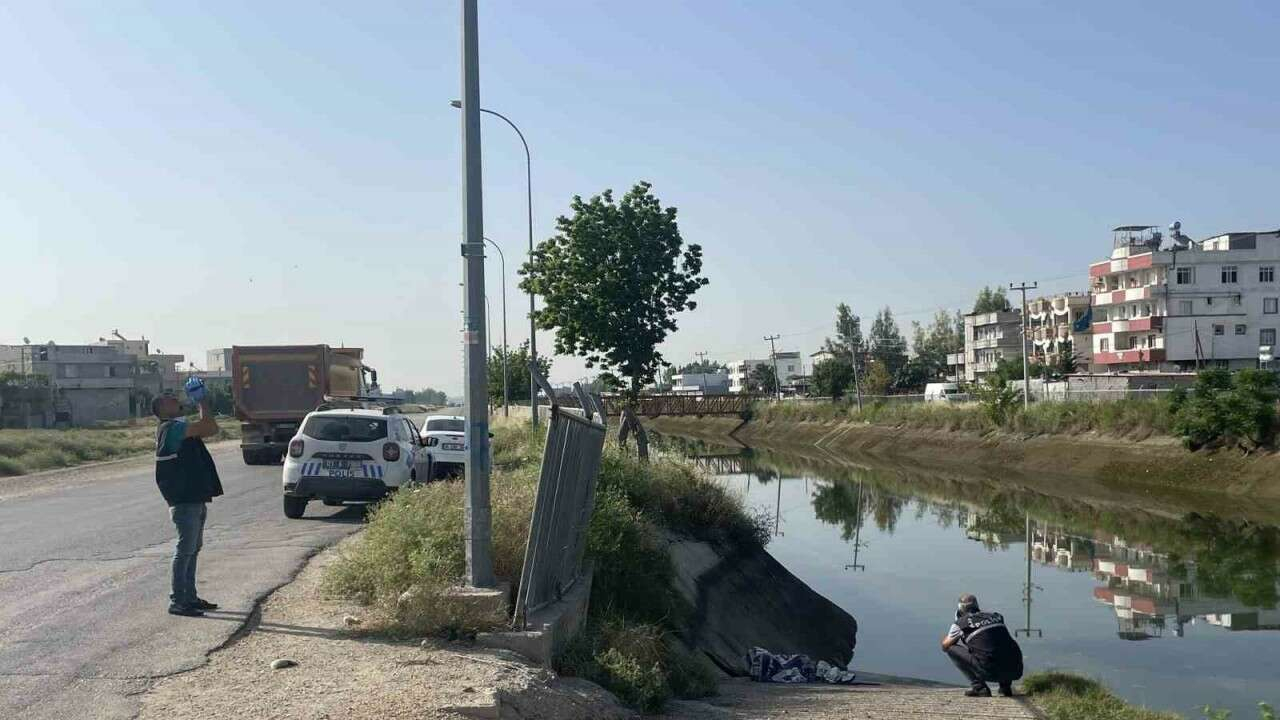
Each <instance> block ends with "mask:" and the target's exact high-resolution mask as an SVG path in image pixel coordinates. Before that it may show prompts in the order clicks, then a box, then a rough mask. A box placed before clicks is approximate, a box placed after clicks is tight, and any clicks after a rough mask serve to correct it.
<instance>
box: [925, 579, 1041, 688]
mask: <svg viewBox="0 0 1280 720" xmlns="http://www.w3.org/2000/svg"><path fill="white" fill-rule="evenodd" d="M942 651H943V652H945V653H946V654H947V657H949V658H951V662H952V663H955V666H956V669H958V670H959V671H960V672H962V673H964V676H965V677H966V678H967V679H968V680H969V685H970V687H969V689H968V690H966V691H965V693H964V694H965V695H967V696H969V697H991V688H989V687H987V683H989V682H994V683H999V684H1000V694H1001V695H1004V696H1005V697H1009V696H1011V695H1013V681H1014V680H1017V679H1018V678H1020V677H1022V648H1020V647H1018V642H1017V641H1016V640H1014V639H1013V636H1012V635H1010V634H1009V630H1008V628H1006V627H1005V626H1004V617H1003V616H1002V615H1001V614H1000V613H998V612H983V611H982V609H981V608H979V607H978V598H976V597H974V596H973V595H961V596H960V601H959V603H957V609H956V619H955V622H953V623H952V624H951V630H950V631H949V632H947V635H946V637H944V638H942Z"/></svg>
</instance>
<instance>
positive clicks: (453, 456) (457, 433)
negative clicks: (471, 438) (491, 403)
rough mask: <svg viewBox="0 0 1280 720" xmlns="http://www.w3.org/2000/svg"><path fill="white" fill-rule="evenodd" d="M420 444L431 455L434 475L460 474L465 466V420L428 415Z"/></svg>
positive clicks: (459, 417)
mask: <svg viewBox="0 0 1280 720" xmlns="http://www.w3.org/2000/svg"><path fill="white" fill-rule="evenodd" d="M422 444H423V445H424V446H425V447H426V449H427V452H428V453H430V455H431V460H432V466H433V467H434V471H433V472H435V474H436V475H442V474H445V473H447V472H462V469H463V468H464V467H465V466H466V464H467V419H466V418H464V417H462V416H461V415H428V416H427V419H426V421H425V423H424V424H423V426H422Z"/></svg>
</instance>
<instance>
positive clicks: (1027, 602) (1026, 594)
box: [1013, 513, 1044, 637]
mask: <svg viewBox="0 0 1280 720" xmlns="http://www.w3.org/2000/svg"><path fill="white" fill-rule="evenodd" d="M1026 540H1027V581H1026V582H1025V583H1023V585H1022V604H1023V606H1024V607H1025V608H1026V609H1027V626H1026V627H1025V628H1019V629H1017V630H1014V631H1013V634H1014V636H1015V637H1016V636H1018V635H1026V636H1027V637H1031V633H1035V634H1036V637H1044V631H1042V630H1040V629H1038V628H1033V627H1031V594H1032V592H1033V591H1035V590H1043V589H1044V588H1042V587H1040V586H1039V585H1035V584H1033V583H1032V582H1031V541H1032V537H1031V514H1030V513H1027V537H1026Z"/></svg>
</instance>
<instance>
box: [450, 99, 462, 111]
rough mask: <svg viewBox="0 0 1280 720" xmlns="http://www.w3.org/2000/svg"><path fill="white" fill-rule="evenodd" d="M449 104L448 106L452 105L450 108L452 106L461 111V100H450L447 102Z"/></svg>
mask: <svg viewBox="0 0 1280 720" xmlns="http://www.w3.org/2000/svg"><path fill="white" fill-rule="evenodd" d="M449 104H450V105H452V106H454V107H456V108H458V109H459V110H461V109H462V101H461V100H450V101H449Z"/></svg>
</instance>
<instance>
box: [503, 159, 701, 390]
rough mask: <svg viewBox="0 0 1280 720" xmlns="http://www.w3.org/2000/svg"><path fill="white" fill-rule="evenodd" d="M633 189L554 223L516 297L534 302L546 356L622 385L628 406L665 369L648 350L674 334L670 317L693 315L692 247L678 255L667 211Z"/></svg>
mask: <svg viewBox="0 0 1280 720" xmlns="http://www.w3.org/2000/svg"><path fill="white" fill-rule="evenodd" d="M649 188H650V185H649V183H647V182H641V183H638V184H637V185H636V186H635V187H633V188H632V189H631V190H630V191H628V192H627V194H626V195H624V196H623V197H622V201H621V202H615V201H614V199H613V192H612V191H611V190H605V191H604V192H603V193H601V194H600V195H596V196H595V197H592V198H591V199H590V200H587V201H583V199H582V198H581V197H580V196H577V195H575V196H574V197H573V201H572V202H571V203H570V209H572V211H573V216H572V217H564V216H561V217H559V218H558V219H557V220H556V234H555V235H554V236H553V237H551V238H549V239H547V240H544V241H543V242H541V243H540V244H539V245H538V247H537V248H536V249H535V250H534V252H533V257H532V258H531V259H530V260H529V261H528V262H526V263H525V264H524V265H523V267H521V269H520V274H521V275H523V276H524V277H523V279H522V280H521V281H520V287H521V289H523V290H525V291H527V292H532V293H536V294H538V295H541V296H542V299H543V303H542V307H541V308H539V309H538V310H536V311H535V312H534V321H535V322H536V323H537V325H538V327H540V328H542V329H544V330H555V348H556V352H558V353H562V354H565V355H579V356H581V357H583V358H585V359H586V365H587V367H597V366H599V367H602V368H605V369H608V370H612V371H613V372H615V373H616V374H617V375H620V376H622V377H624V378H626V381H627V388H626V391H625V392H626V394H627V395H628V396H629V397H631V398H635V397H636V396H638V395H639V394H640V388H642V387H644V385H646V384H647V383H650V382H652V381H653V379H654V376H655V375H656V374H657V372H658V370H659V369H660V368H662V367H663V366H664V365H665V364H666V362H665V361H664V360H663V358H662V354H661V353H660V352H658V345H659V344H661V343H662V341H663V340H664V339H665V338H666V337H667V335H668V334H669V333H671V332H674V331H675V330H676V320H675V316H676V314H677V313H679V312H681V311H683V310H693V309H694V308H695V307H696V304H695V303H694V302H693V300H691V299H690V298H691V297H692V296H693V294H694V293H696V292H697V291H698V289H699V288H701V287H702V286H704V285H706V284H707V282H708V280H707V279H706V278H704V277H702V274H701V273H702V247H701V246H699V245H696V244H690V245H685V243H684V240H683V239H682V238H681V237H680V229H679V227H678V226H677V224H676V209H675V208H674V207H668V208H663V207H662V205H661V203H660V202H659V201H658V198H657V197H655V196H654V195H653V194H652V193H651V192H649Z"/></svg>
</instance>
